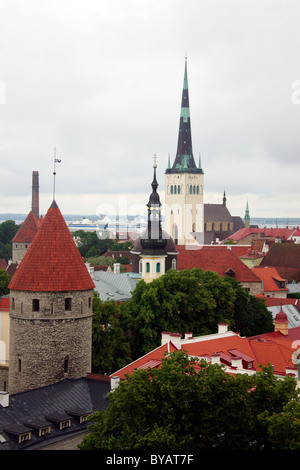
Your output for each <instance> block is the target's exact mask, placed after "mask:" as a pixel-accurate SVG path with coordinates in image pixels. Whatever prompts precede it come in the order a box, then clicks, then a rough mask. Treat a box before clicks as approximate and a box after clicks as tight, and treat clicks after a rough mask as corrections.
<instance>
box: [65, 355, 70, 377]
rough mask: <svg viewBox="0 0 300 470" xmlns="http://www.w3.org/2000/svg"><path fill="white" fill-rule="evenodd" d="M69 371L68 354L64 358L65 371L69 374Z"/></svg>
mask: <svg viewBox="0 0 300 470" xmlns="http://www.w3.org/2000/svg"><path fill="white" fill-rule="evenodd" d="M68 372H69V356H66V357H65V360H64V373H65V374H67V373H68Z"/></svg>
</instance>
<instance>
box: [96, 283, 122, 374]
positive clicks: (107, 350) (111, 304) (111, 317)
mask: <svg viewBox="0 0 300 470" xmlns="http://www.w3.org/2000/svg"><path fill="white" fill-rule="evenodd" d="M119 314H120V308H119V306H118V305H117V304H116V302H115V301H114V300H107V301H105V302H102V301H101V300H100V298H99V294H98V292H96V291H94V296H93V324H92V344H93V354H92V369H93V372H95V373H100V374H110V373H112V372H114V371H116V370H118V369H121V368H122V367H124V366H125V365H127V364H129V363H130V362H131V356H130V347H129V344H128V342H127V340H126V338H125V335H124V332H123V329H122V328H121V327H120V320H119Z"/></svg>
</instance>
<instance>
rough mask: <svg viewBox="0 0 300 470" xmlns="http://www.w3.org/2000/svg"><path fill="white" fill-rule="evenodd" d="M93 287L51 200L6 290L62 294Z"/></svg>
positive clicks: (64, 224)
mask: <svg viewBox="0 0 300 470" xmlns="http://www.w3.org/2000/svg"><path fill="white" fill-rule="evenodd" d="M93 288H94V282H93V281H92V278H91V276H90V274H89V273H88V270H87V268H86V266H85V264H84V261H83V259H82V257H81V255H80V253H79V251H78V248H77V247H76V245H75V243H74V240H73V238H72V235H71V233H70V231H69V229H68V227H67V225H66V223H65V221H64V218H63V216H62V214H61V212H60V210H59V208H58V206H57V204H56V202H55V201H53V203H52V205H51V207H50V208H49V209H48V212H47V214H46V216H45V218H44V221H43V223H42V225H41V227H40V228H39V230H38V232H37V233H36V236H35V237H34V239H33V242H32V243H31V245H30V247H29V248H28V250H27V252H26V253H25V255H24V258H23V259H22V261H21V263H20V265H19V267H18V269H17V271H16V272H15V274H14V277H13V278H12V280H11V282H10V284H9V289H11V290H28V291H34V292H42V291H48V292H49V291H65V292H66V291H77V290H90V289H93Z"/></svg>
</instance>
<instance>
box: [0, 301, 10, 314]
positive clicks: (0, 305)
mask: <svg viewBox="0 0 300 470" xmlns="http://www.w3.org/2000/svg"><path fill="white" fill-rule="evenodd" d="M9 305H10V297H1V299H0V312H9Z"/></svg>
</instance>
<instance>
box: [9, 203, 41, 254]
mask: <svg viewBox="0 0 300 470" xmlns="http://www.w3.org/2000/svg"><path fill="white" fill-rule="evenodd" d="M38 225H39V224H38V221H37V220H36V218H35V216H34V214H33V212H32V211H30V212H29V214H28V216H27V217H26V219H25V220H24V222H23V223H22V225H21V227H20V228H19V230H18V231H17V233H16V235H15V236H14V238H13V239H12V261H13V263H20V262H21V261H22V259H23V257H24V255H25V253H26V251H27V250H28V248H29V246H30V244H31V243H32V240H33V238H34V237H35V234H36V233H37V231H38Z"/></svg>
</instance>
